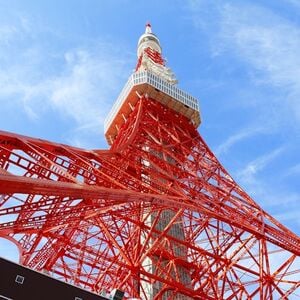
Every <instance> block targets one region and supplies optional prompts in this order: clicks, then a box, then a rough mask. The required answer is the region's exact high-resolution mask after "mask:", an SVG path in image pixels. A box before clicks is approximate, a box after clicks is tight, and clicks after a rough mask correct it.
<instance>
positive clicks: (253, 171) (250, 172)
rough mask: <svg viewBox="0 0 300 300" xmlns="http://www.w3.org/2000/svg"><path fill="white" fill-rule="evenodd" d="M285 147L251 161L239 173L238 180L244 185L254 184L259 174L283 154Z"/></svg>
mask: <svg viewBox="0 0 300 300" xmlns="http://www.w3.org/2000/svg"><path fill="white" fill-rule="evenodd" d="M283 151H284V147H280V148H277V149H275V150H273V151H272V152H270V153H267V154H265V155H262V156H260V157H258V158H256V159H255V160H253V161H251V162H250V163H249V164H248V165H247V166H246V167H245V168H244V169H243V170H242V171H240V172H238V176H237V177H238V178H239V179H240V180H241V182H243V183H244V184H253V183H255V181H256V179H255V176H256V175H257V173H258V172H260V171H262V170H263V169H264V168H265V167H266V166H267V165H268V164H270V163H271V162H272V161H273V160H274V159H275V158H276V157H277V156H279V155H280V154H282V152H283Z"/></svg>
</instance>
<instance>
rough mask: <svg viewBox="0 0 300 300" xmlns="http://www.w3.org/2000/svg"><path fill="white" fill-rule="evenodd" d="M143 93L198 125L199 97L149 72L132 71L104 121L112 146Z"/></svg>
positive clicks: (107, 136) (106, 133)
mask: <svg viewBox="0 0 300 300" xmlns="http://www.w3.org/2000/svg"><path fill="white" fill-rule="evenodd" d="M140 95H148V97H149V98H151V99H154V100H156V101H158V102H160V103H161V104H163V105H165V106H167V107H169V108H171V109H173V110H174V112H177V113H179V114H182V115H184V116H185V117H187V118H188V119H189V120H190V121H191V122H192V124H193V125H194V126H195V127H196V128H197V127H198V126H199V125H200V123H201V117H200V109H199V105H198V100H197V99H196V98H194V97H193V96H191V95H189V94H188V93H186V92H184V91H182V90H181V89H179V88H178V87H176V86H175V85H174V84H171V83H169V82H167V81H165V80H163V79H162V78H161V76H157V75H154V74H153V73H151V72H149V71H138V72H135V73H133V74H132V75H131V76H130V77H129V79H128V81H127V83H126V84H125V86H124V88H123V90H122V91H121V93H120V95H119V96H118V98H117V100H116V102H115V103H114V105H113V107H112V109H111V111H110V113H109V114H108V116H107V117H106V119H105V122H104V132H105V137H106V140H107V142H108V144H109V145H112V143H113V141H114V140H115V138H116V136H117V134H118V132H119V130H120V129H121V127H122V125H123V124H124V123H125V122H126V120H127V118H128V116H129V115H130V113H131V112H132V111H133V109H134V106H135V105H136V103H137V102H138V100H139V98H140Z"/></svg>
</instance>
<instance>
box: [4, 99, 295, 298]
mask: <svg viewBox="0 0 300 300" xmlns="http://www.w3.org/2000/svg"><path fill="white" fill-rule="evenodd" d="M0 193H1V194H2V196H1V197H0V236H1V237H4V238H7V239H9V240H11V241H13V242H14V243H15V244H16V245H17V246H18V248H19V250H20V254H21V263H22V264H24V265H26V266H28V267H30V268H32V269H36V270H39V271H44V272H48V273H49V274H51V275H52V276H53V277H55V278H60V279H63V280H65V281H67V282H69V283H72V284H75V285H79V286H81V287H83V288H85V289H89V290H92V291H95V292H99V291H101V290H102V289H107V290H111V289H112V288H119V289H121V290H124V291H126V297H127V298H128V299H130V298H137V299H146V300H150V299H155V300H156V299H290V298H291V299H294V298H292V297H297V295H299V293H300V281H299V278H300V258H299V256H300V238H299V237H298V236H296V235H295V234H294V233H292V232H291V231H289V230H288V229H287V228H285V227H284V226H283V225H281V224H280V223H279V222H278V221H276V220H275V219H274V218H273V217H271V216H270V215H269V214H267V213H266V212H265V211H264V210H263V209H262V208H261V207H260V206H259V205H258V204H257V203H255V202H254V201H253V200H252V199H251V198H250V197H249V196H248V195H247V194H246V193H245V192H244V191H243V190H242V189H241V188H240V187H239V186H238V184H237V183H236V182H235V181H234V180H233V179H232V178H231V176H230V175H229V174H228V173H227V172H226V170H225V169H224V168H223V166H222V165H221V164H220V163H219V161H218V160H217V158H216V157H215V156H214V154H213V153H212V152H211V150H210V149H209V148H208V146H207V145H206V143H205V142H204V141H203V139H202V138H201V136H200V135H199V133H198V131H197V130H196V128H195V126H193V124H191V122H190V120H189V119H188V118H187V117H185V116H183V115H181V114H179V113H175V112H174V111H173V110H172V109H171V108H169V107H167V106H164V105H163V104H161V103H159V102H158V101H157V99H152V98H150V97H147V95H141V97H140V98H139V100H138V101H137V102H136V104H135V106H134V107H132V112H131V114H130V115H129V117H128V119H127V120H126V123H125V124H124V125H123V126H122V128H120V132H119V133H118V135H117V137H116V139H115V140H114V142H113V144H112V146H111V148H110V149H109V150H84V149H79V148H75V147H71V146H66V145H62V144H57V143H53V142H49V141H45V140H41V139H34V138H29V137H25V136H20V135H17V134H12V133H7V132H3V131H2V132H0ZM150 219H151V221H149V220H150ZM176 230H177V231H178V230H179V231H181V232H182V234H181V236H182V238H179V237H178V236H179V235H178V234H176V233H175V231H176ZM182 274H185V275H186V276H187V277H188V278H187V280H186V281H185V279H184V278H181V277H182V276H183V275H182ZM185 282H186V283H185ZM149 284H152V285H154V286H155V285H156V286H158V287H159V288H158V289H157V291H156V293H155V294H153V295H152V296H149V293H148V292H147V291H146V289H147V285H149Z"/></svg>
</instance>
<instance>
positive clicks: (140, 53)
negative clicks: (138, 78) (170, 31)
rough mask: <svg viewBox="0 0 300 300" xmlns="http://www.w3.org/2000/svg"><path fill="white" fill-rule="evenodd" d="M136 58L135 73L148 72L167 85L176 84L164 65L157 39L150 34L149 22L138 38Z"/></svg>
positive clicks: (170, 71)
mask: <svg viewBox="0 0 300 300" xmlns="http://www.w3.org/2000/svg"><path fill="white" fill-rule="evenodd" d="M137 57H138V62H137V66H136V71H150V72H151V73H153V74H155V75H158V76H159V77H161V78H162V79H163V80H164V81H167V82H168V83H171V84H176V83H177V80H176V78H175V75H174V73H173V72H172V70H171V69H170V68H168V67H167V66H166V64H165V60H164V59H163V56H162V48H161V45H160V41H159V38H158V37H157V36H156V35H155V34H154V33H153V32H152V27H151V24H150V23H149V22H147V23H146V28H145V32H144V33H143V34H142V35H141V37H140V38H139V41H138V47H137Z"/></svg>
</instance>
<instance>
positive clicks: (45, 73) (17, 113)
mask: <svg viewBox="0 0 300 300" xmlns="http://www.w3.org/2000/svg"><path fill="white" fill-rule="evenodd" d="M147 21H150V22H151V23H152V28H153V31H154V33H156V34H157V35H158V37H159V38H160V41H161V44H162V47H163V54H164V56H165V57H166V59H167V61H168V65H169V66H170V67H171V68H172V69H173V71H174V72H175V74H176V75H177V78H178V80H179V87H181V88H182V89H183V90H185V91H187V92H189V93H191V94H192V95H193V96H195V97H197V98H198V99H199V101H200V107H201V114H202V119H203V123H202V125H201V126H200V128H199V131H200V133H201V135H202V136H203V137H204V139H205V140H206V142H207V143H208V145H209V146H210V148H211V149H212V150H213V151H214V152H215V153H216V155H217V157H218V158H219V160H220V161H221V162H222V164H223V165H224V166H225V168H226V169H227V170H228V171H229V172H230V174H231V175H232V176H233V177H234V178H235V179H236V181H237V182H238V183H239V184H240V185H241V186H242V187H243V188H244V189H245V190H246V191H247V192H248V193H249V194H250V195H251V196H252V197H253V198H254V199H255V200H256V201H257V202H258V203H259V204H260V205H261V206H262V207H263V208H264V209H265V210H266V211H268V212H269V213H271V214H272V215H273V216H275V217H276V218H277V219H278V220H279V221H280V222H282V223H283V224H285V225H286V226H287V227H289V228H290V229H292V230H293V231H294V232H295V233H297V234H298V235H299V234H300V205H299V204H300V186H299V176H300V155H299V153H300V138H299V137H300V55H299V49H300V1H299V0H281V1H279V0H273V1H271V0H270V1H258V0H257V1H246V0H244V1H233V0H231V1H226V0H225V1H217V0H216V1H210V0H203V1H200V0H199V1H196V0H195V1H171V0H170V1H129V0H120V1H99V0H88V1H87V0H81V1H79V0H72V1H71V0H65V1H58V0H55V1H54V0H53V1H50V0H48V1H46V0H45V1H38V0H27V1H21V0H19V1H14V0H9V1H4V0H0V112H1V118H0V128H1V129H2V130H6V131H12V132H16V133H20V134H24V135H29V136H34V137H39V138H43V139H49V140H52V141H56V142H61V143H65V144H70V145H75V146H79V147H85V148H107V144H106V142H105V140H104V134H103V120H104V118H105V116H106V115H107V113H108V112H109V110H110V108H111V107H112V104H113V103H114V101H115V99H116V97H117V95H118V93H119V92H120V91H121V89H122V86H123V85H124V84H125V82H126V80H127V78H128V77H129V75H130V74H131V72H132V70H133V69H134V67H135V64H136V44H137V40H138V38H139V36H140V35H141V34H142V33H143V31H144V25H145V23H146V22H147ZM2 244H3V242H2ZM6 247H8V246H7V244H5V245H4V244H3V246H2V249H0V255H5V256H8V255H9V251H10V250H8V249H9V248H6Z"/></svg>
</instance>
